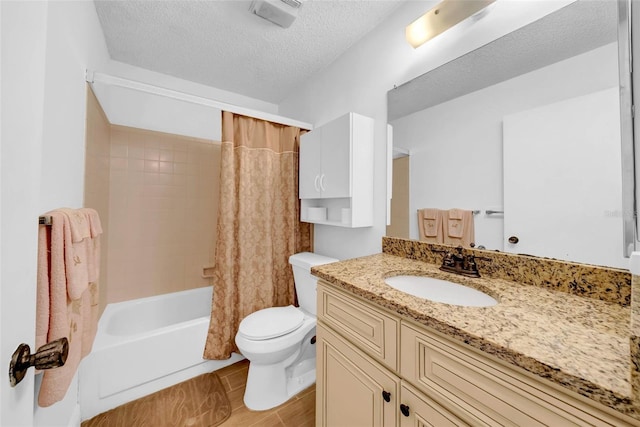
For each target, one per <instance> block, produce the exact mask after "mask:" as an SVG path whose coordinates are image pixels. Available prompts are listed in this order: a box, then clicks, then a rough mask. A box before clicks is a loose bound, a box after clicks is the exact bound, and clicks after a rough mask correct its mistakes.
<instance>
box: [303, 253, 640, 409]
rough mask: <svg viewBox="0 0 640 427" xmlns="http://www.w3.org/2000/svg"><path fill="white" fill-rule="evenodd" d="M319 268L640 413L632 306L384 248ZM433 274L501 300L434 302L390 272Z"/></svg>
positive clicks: (376, 298) (426, 321)
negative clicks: (396, 281)
mask: <svg viewBox="0 0 640 427" xmlns="http://www.w3.org/2000/svg"><path fill="white" fill-rule="evenodd" d="M312 273H313V274H314V275H316V276H317V277H319V278H322V279H324V280H325V281H327V282H329V283H331V284H333V285H334V286H336V287H339V288H342V289H344V290H347V291H349V292H351V293H353V294H355V295H358V296H361V297H363V298H365V299H367V300H369V301H371V302H373V303H377V304H378V305H380V306H382V307H385V308H387V309H389V310H391V311H393V312H396V313H398V314H399V315H401V316H405V317H407V318H409V319H412V320H414V321H417V322H419V323H421V324H423V325H425V326H427V327H430V328H433V329H435V330H437V331H439V332H441V333H444V334H447V335H449V336H451V337H453V338H455V339H458V340H460V341H463V342H465V343H467V344H468V345H470V346H472V347H475V348H476V349H479V350H481V351H484V352H486V353H489V354H492V355H494V356H495V357H497V358H499V359H501V360H503V361H505V362H507V363H510V364H513V365H516V366H519V367H521V368H523V369H525V370H526V371H529V372H531V373H534V374H536V375H538V376H540V377H542V378H546V379H548V380H551V381H553V382H555V383H557V384H559V385H561V386H563V387H566V388H567V389H570V390H572V391H575V392H577V393H579V394H581V395H583V396H586V397H588V398H590V399H593V400H595V401H597V402H600V403H602V404H604V405H605V406H608V407H610V408H613V409H615V410H617V411H619V412H622V413H625V414H627V415H630V416H632V417H634V418H636V419H640V405H637V404H636V403H634V402H633V400H632V397H631V396H632V390H631V385H630V380H629V377H630V358H629V357H630V355H629V352H630V346H629V337H630V333H629V320H630V308H629V307H628V306H625V305H621V304H617V303H612V302H607V301H603V300H600V299H596V298H586V297H583V296H578V295H572V294H568V293H564V292H559V291H554V290H549V289H546V288H544V287H540V286H530V285H520V284H518V283H515V282H513V281H508V280H504V279H498V278H490V279H489V278H467V277H464V276H460V275H456V274H451V273H445V272H442V271H440V270H439V269H438V266H437V265H435V264H429V263H426V262H422V261H416V260H412V259H408V258H404V257H400V256H395V255H389V254H377V255H371V256H368V257H362V258H355V259H352V260H346V261H342V262H338V263H333V264H326V265H322V266H317V267H314V268H313V269H312ZM401 274H415V275H426V276H431V277H436V278H441V279H446V280H450V281H452V282H457V283H460V284H463V285H466V286H469V287H472V288H476V289H478V290H481V291H483V292H485V293H487V294H489V295H491V296H492V297H494V298H495V299H496V300H497V301H498V304H497V305H496V306H493V307H481V308H478V307H461V306H453V305H448V304H442V303H435V302H430V301H428V300H424V299H421V298H416V297H413V296H411V295H408V294H405V293H403V292H400V291H397V290H395V289H393V288H392V287H390V286H388V285H387V284H385V282H384V279H385V278H386V277H390V276H396V275H401Z"/></svg>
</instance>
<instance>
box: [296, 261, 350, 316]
mask: <svg viewBox="0 0 640 427" xmlns="http://www.w3.org/2000/svg"><path fill="white" fill-rule="evenodd" d="M336 261H339V260H338V259H335V258H330V257H327V256H324V255H318V254H314V253H311V252H301V253H299V254H293V255H291V256H290V257H289V263H290V264H291V268H292V269H293V280H294V281H295V285H296V294H297V295H298V304H300V308H302V309H303V310H304V311H306V312H308V313H311V314H313V315H314V316H315V315H316V281H317V280H318V279H317V278H316V277H315V276H312V275H311V267H313V266H316V265H322V264H329V263H330V262H336Z"/></svg>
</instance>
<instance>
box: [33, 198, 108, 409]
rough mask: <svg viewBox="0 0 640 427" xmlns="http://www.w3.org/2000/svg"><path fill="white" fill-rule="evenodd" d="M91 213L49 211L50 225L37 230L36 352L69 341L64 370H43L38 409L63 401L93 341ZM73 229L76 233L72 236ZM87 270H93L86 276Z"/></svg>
mask: <svg viewBox="0 0 640 427" xmlns="http://www.w3.org/2000/svg"><path fill="white" fill-rule="evenodd" d="M91 211H92V210H78V211H73V212H69V210H64V211H63V210H56V211H52V212H49V213H47V215H50V216H51V226H46V225H41V226H40V228H39V231H38V276H37V278H38V294H37V309H36V348H39V347H40V346H41V345H43V344H45V343H47V342H50V341H53V340H56V339H59V338H62V337H67V339H68V340H69V355H68V357H67V361H66V363H65V364H64V366H62V367H59V368H54V369H48V370H46V371H43V378H42V385H41V387H40V394H39V396H38V404H39V405H40V406H42V407H45V406H50V405H52V404H54V403H55V402H58V401H60V400H62V399H63V398H64V396H65V394H66V392H67V389H68V388H69V384H70V383H71V381H72V379H73V377H74V375H75V372H76V370H77V368H78V365H79V364H80V360H81V359H82V358H83V357H84V356H86V355H87V354H88V353H89V352H90V351H91V347H92V345H93V340H94V338H95V333H96V330H97V320H98V299H97V298H98V284H97V277H98V274H99V265H100V262H99V256H100V247H99V233H98V232H97V231H98V230H101V227H100V224H99V218H98V216H97V213H95V211H93V212H91ZM70 213H71V215H70ZM80 214H81V215H84V216H85V220H84V221H79V216H78V215H80ZM94 215H95V216H94ZM89 218H93V219H92V220H93V221H94V222H96V224H95V226H94V228H93V229H94V230H95V231H96V233H95V236H94V237H92V235H91V230H92V228H91V226H90V222H89ZM74 221H75V222H76V224H75V225H74ZM82 222H86V224H87V226H82V225H81V224H82ZM79 224H80V227H81V228H82V229H80V230H75V231H72V230H73V228H74V227H78V225H79ZM87 230H89V235H88V237H84V238H83V239H82V240H81V241H79V242H74V240H73V236H74V233H75V236H76V238H79V237H81V236H87ZM89 254H91V257H92V259H91V261H89V259H88V257H89ZM91 266H92V267H91ZM91 268H93V269H94V270H95V271H91V272H89V270H90V269H91ZM81 269H84V270H85V271H80V270H81ZM89 277H92V278H93V277H95V278H96V281H93V282H89ZM72 287H73V289H71V288H72ZM82 289H83V290H82ZM80 290H82V291H81V292H80ZM78 292H79V295H77V298H73V297H72V295H74V296H75V295H76V294H77V293H78Z"/></svg>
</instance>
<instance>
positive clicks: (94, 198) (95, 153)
mask: <svg viewBox="0 0 640 427" xmlns="http://www.w3.org/2000/svg"><path fill="white" fill-rule="evenodd" d="M86 140H87V141H86V150H87V151H86V153H85V163H86V165H85V166H86V174H85V182H84V205H85V206H86V207H90V208H93V209H95V210H97V211H98V214H99V215H100V220H101V223H102V231H103V234H102V236H101V237H100V246H101V253H100V266H101V267H102V268H101V269H100V283H99V287H98V289H99V290H100V294H99V295H100V296H99V300H100V314H102V311H103V310H104V307H105V306H106V301H107V286H106V283H107V282H108V277H107V267H106V266H107V254H108V251H109V169H110V168H109V164H110V162H111V159H110V153H109V152H110V140H111V125H110V124H109V121H108V120H107V116H105V114H104V111H102V108H101V107H100V104H98V100H97V99H96V97H95V95H94V94H93V92H92V91H91V90H89V89H88V88H87V123H86Z"/></svg>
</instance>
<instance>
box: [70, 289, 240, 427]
mask: <svg viewBox="0 0 640 427" xmlns="http://www.w3.org/2000/svg"><path fill="white" fill-rule="evenodd" d="M212 292H213V287H211V286H209V287H205V288H198V289H192V290H189V291H182V292H175V293H171V294H165V295H159V296H154V297H149V298H141V299H137V300H133V301H125V302H121V303H116V304H108V305H107V307H106V308H105V310H104V313H103V314H102V317H101V318H100V321H99V322H98V333H97V335H96V339H95V342H94V344H93V349H92V351H91V353H90V354H89V355H88V356H87V357H86V358H85V359H84V360H83V361H82V363H81V365H80V373H79V386H78V387H79V390H78V400H79V403H80V413H81V416H82V419H83V420H86V419H89V418H92V417H94V416H96V415H98V414H100V413H102V412H106V411H108V410H109V409H113V408H115V407H116V406H120V405H122V404H124V403H127V402H130V401H132V400H135V399H138V398H140V397H143V396H146V395H148V394H151V393H154V392H156V391H159V390H161V389H163V388H166V387H169V386H171V385H174V384H177V383H179V382H182V381H185V380H187V379H189V378H193V377H196V376H198V375H201V374H204V373H208V372H212V371H215V370H217V369H220V368H223V367H225V366H227V365H230V364H232V363H235V362H237V361H239V360H242V359H243V357H242V356H240V355H238V354H233V355H232V357H231V358H230V359H227V360H204V359H203V358H202V352H203V350H204V343H205V340H206V337H207V330H208V328H209V317H210V315H211V296H212Z"/></svg>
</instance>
